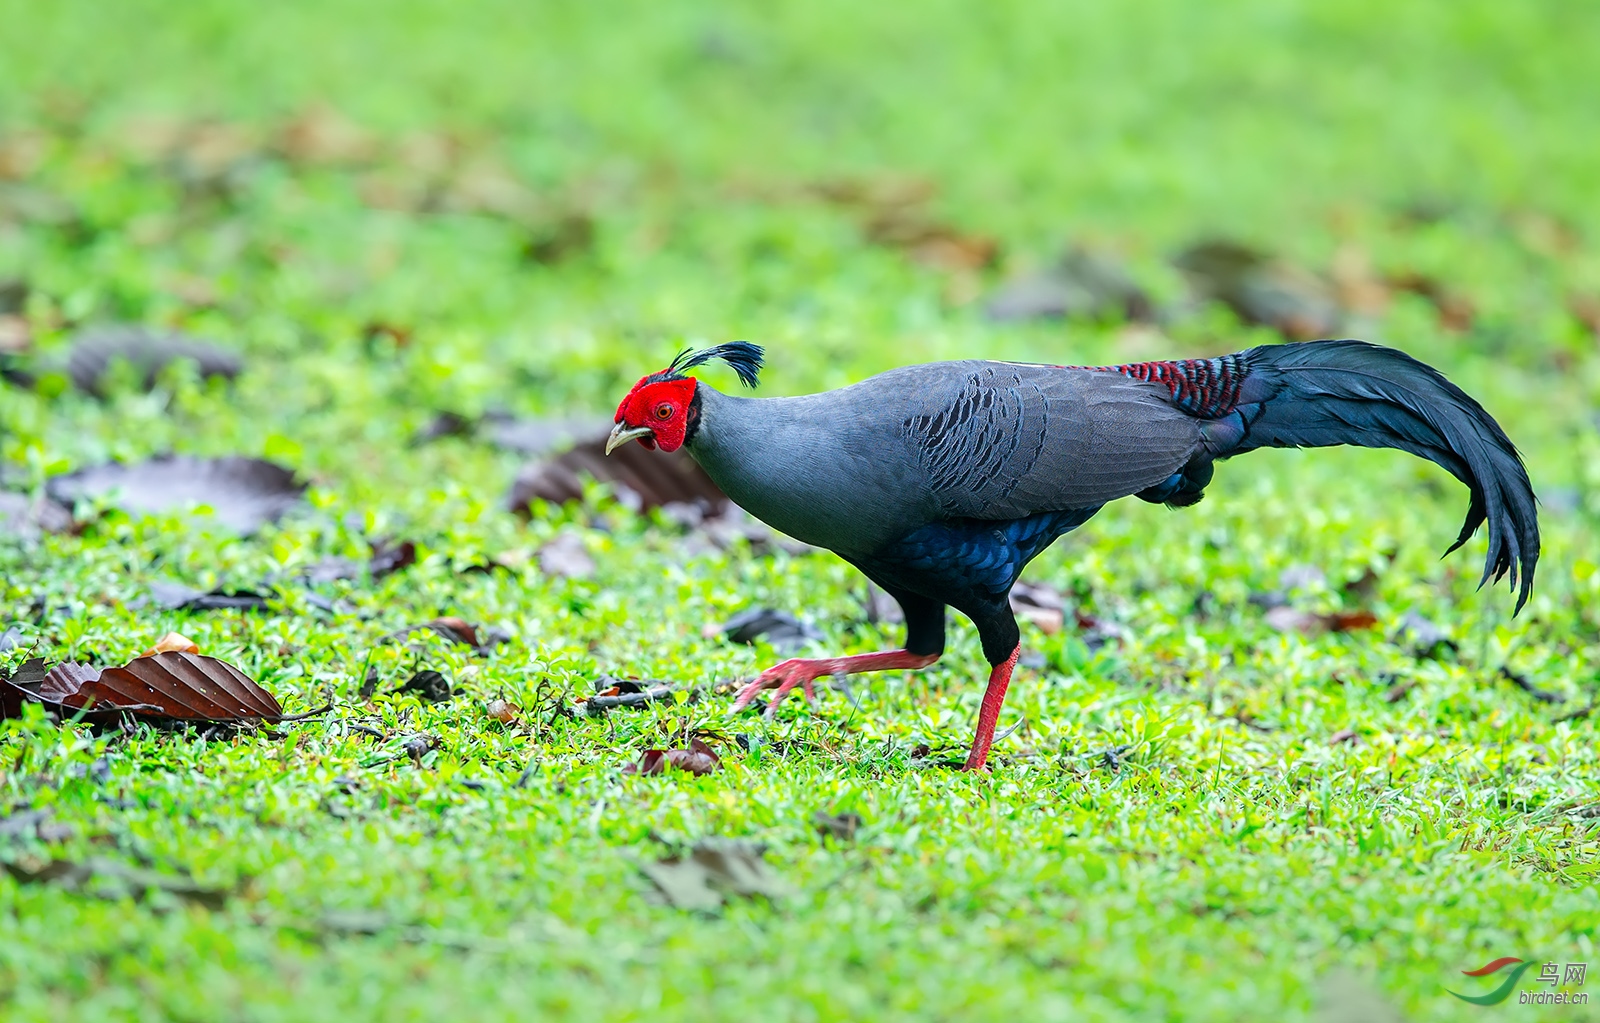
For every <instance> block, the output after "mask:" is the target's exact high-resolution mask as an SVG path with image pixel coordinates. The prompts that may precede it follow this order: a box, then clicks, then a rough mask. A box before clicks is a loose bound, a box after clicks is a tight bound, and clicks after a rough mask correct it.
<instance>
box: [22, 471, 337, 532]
mask: <svg viewBox="0 0 1600 1023" xmlns="http://www.w3.org/2000/svg"><path fill="white" fill-rule="evenodd" d="M45 489H46V492H47V493H48V494H49V495H50V497H51V498H52V499H53V500H56V501H59V502H61V503H62V504H64V505H72V504H74V503H75V502H77V501H87V500H96V499H105V500H108V501H111V502H113V503H114V504H115V505H116V506H117V507H119V508H121V509H122V510H123V511H126V512H129V513H160V512H173V511H180V510H183V509H186V508H190V507H194V506H205V507H209V508H210V509H212V511H213V512H214V514H215V515H216V517H217V519H218V521H220V522H221V523H222V524H223V525H225V526H227V527H229V528H231V529H234V530H236V531H238V532H240V533H245V534H248V533H253V532H255V531H256V530H257V529H260V528H261V527H262V526H263V525H265V524H267V523H269V522H274V521H276V520H277V519H278V518H280V517H281V516H283V515H284V514H285V513H287V512H288V511H289V510H290V509H292V508H294V507H295V506H296V505H297V504H299V502H300V500H301V498H302V496H303V495H304V494H305V489H306V485H305V484H304V483H301V482H299V481H297V480H296V479H295V476H294V472H293V471H292V470H290V469H286V468H284V467H283V466H281V465H277V464H275V463H273V462H268V461H265V460H263V459H260V458H245V457H242V456H238V455H230V456H226V457H223V458H195V457H191V456H188V455H160V456H157V457H155V458H152V459H149V460H148V461H144V462H136V463H133V464H121V463H115V462H113V463H109V464H106V465H99V466H94V467H92V468H88V469H80V470H78V471H77V472H73V473H68V474H67V475H65V476H56V477H53V478H52V479H50V480H49V482H48V483H47V484H46V486H45Z"/></svg>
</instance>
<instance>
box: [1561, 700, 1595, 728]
mask: <svg viewBox="0 0 1600 1023" xmlns="http://www.w3.org/2000/svg"><path fill="white" fill-rule="evenodd" d="M1593 713H1594V704H1592V703H1591V704H1589V706H1587V707H1579V708H1578V709H1577V710H1569V711H1567V712H1566V713H1565V714H1562V715H1561V716H1560V717H1558V718H1556V719H1555V723H1556V724H1558V725H1559V724H1561V722H1563V721H1582V720H1583V719H1584V718H1586V717H1588V716H1589V715H1590V714H1593Z"/></svg>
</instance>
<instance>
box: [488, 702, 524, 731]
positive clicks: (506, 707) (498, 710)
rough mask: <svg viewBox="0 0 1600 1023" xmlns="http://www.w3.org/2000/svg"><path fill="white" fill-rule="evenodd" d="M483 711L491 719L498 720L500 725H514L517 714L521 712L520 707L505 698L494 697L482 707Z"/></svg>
mask: <svg viewBox="0 0 1600 1023" xmlns="http://www.w3.org/2000/svg"><path fill="white" fill-rule="evenodd" d="M484 713H485V714H487V715H488V716H489V719H490V720H491V721H498V722H500V723H501V724H502V725H514V724H516V723H517V715H518V714H521V713H522V708H521V707H519V706H517V705H516V704H514V703H510V702H508V701H506V700H501V699H494V700H490V701H489V703H488V705H487V706H486V707H484Z"/></svg>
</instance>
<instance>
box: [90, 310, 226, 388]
mask: <svg viewBox="0 0 1600 1023" xmlns="http://www.w3.org/2000/svg"><path fill="white" fill-rule="evenodd" d="M181 361H189V362H193V363H194V364H195V365H196V367H197V369H198V370H199V373H200V376H201V377H202V378H208V377H221V378H223V379H226V380H232V379H233V378H234V377H237V376H238V375H239V373H240V372H241V371H242V370H243V369H244V363H243V361H242V360H241V359H240V357H239V356H238V354H237V353H234V352H231V351H228V350H227V349H225V348H221V347H219V346H217V345H215V344H213V343H212V342H210V341H206V340H204V339H202V338H196V337H190V336H189V335H187V334H180V333H178V332H176V331H170V330H160V329H157V328H154V327H147V326H143V325H141V324H133V323H113V324H102V325H98V326H92V327H85V328H83V329H82V330H80V331H78V333H77V334H75V335H73V339H72V347H71V349H70V351H69V353H68V356H67V364H66V372H67V376H68V377H70V378H71V380H72V383H73V385H74V386H75V387H77V388H78V389H79V390H81V391H86V392H88V393H89V394H93V395H96V396H100V397H103V396H104V394H105V391H104V389H103V388H104V386H105V384H106V374H107V373H108V372H110V370H111V368H112V366H114V365H115V364H116V363H117V362H126V363H128V364H129V365H130V366H132V367H133V369H134V370H135V371H136V372H137V374H138V377H137V379H138V380H139V381H140V385H141V386H142V387H143V388H144V389H145V390H149V389H150V388H152V387H154V386H155V383H156V379H157V378H158V377H159V376H160V375H161V371H162V370H164V369H165V368H166V367H167V366H169V365H171V364H172V363H174V362H181Z"/></svg>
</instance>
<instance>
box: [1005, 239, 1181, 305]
mask: <svg viewBox="0 0 1600 1023" xmlns="http://www.w3.org/2000/svg"><path fill="white" fill-rule="evenodd" d="M984 313H985V315H987V316H988V317H989V319H991V320H996V321H998V322H1002V323H1008V322H1015V321H1019V320H1040V319H1075V318H1083V319H1097V320H1099V319H1111V318H1119V319H1124V320H1131V321H1140V320H1149V319H1151V318H1152V316H1153V315H1154V313H1155V308H1154V306H1153V304H1152V303H1151V301H1150V296H1149V295H1148V294H1146V293H1145V291H1144V289H1143V288H1141V287H1139V285H1138V283H1137V282H1136V281H1134V279H1133V277H1132V276H1131V275H1130V274H1129V273H1128V271H1127V269H1126V268H1125V267H1124V266H1123V265H1122V264H1121V263H1120V262H1118V261H1117V260H1115V259H1113V258H1112V257H1111V256H1109V255H1107V254H1105V253H1102V252H1096V251H1093V250H1090V249H1085V248H1082V247H1079V246H1073V247H1072V248H1070V249H1068V250H1067V252H1066V253H1065V254H1064V255H1062V257H1061V258H1060V259H1059V260H1057V261H1056V262H1055V263H1053V264H1051V265H1050V266H1048V267H1046V268H1044V269H1043V270H1038V271H1035V272H1033V273H1030V274H1024V275H1022V276H1020V277H1016V278H1013V279H1012V280H1010V281H1008V282H1006V283H1005V284H1003V285H1001V287H1000V289H999V290H998V291H996V292H995V293H994V294H993V295H991V296H990V297H989V301H988V302H987V303H985V305H984Z"/></svg>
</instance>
